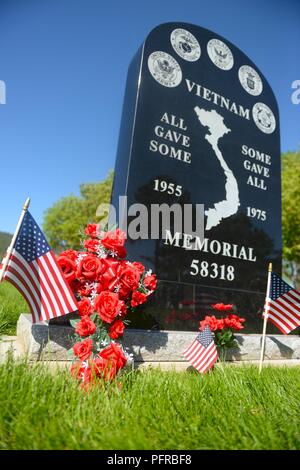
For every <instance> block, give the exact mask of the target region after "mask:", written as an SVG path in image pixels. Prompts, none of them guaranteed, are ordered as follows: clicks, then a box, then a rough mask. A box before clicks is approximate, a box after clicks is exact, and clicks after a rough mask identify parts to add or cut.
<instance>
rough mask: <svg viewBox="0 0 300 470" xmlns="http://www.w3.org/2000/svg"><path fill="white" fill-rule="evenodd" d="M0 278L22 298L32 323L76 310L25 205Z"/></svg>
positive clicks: (48, 249) (56, 265)
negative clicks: (15, 289)
mask: <svg viewBox="0 0 300 470" xmlns="http://www.w3.org/2000/svg"><path fill="white" fill-rule="evenodd" d="M2 278H3V279H6V280H7V281H9V282H10V283H11V284H13V285H14V286H15V287H16V288H17V289H18V291H19V292H20V293H21V294H22V296H23V297H24V298H25V300H26V301H27V303H28V305H29V307H30V311H31V314H32V321H33V323H37V322H39V321H45V320H50V319H51V318H55V317H59V316H62V315H66V314H67V313H71V312H74V311H75V310H77V304H76V300H75V298H74V296H73V293H72V292H71V289H70V288H69V286H68V284H67V282H66V281H65V279H64V276H63V274H62V272H61V270H60V267H59V266H58V264H57V262H56V259H55V255H54V253H53V251H52V250H51V248H50V246H49V245H48V243H47V240H46V238H45V236H44V235H43V233H42V231H41V229H40V228H39V226H38V225H37V223H36V222H35V220H34V218H33V217H32V216H31V214H30V213H29V212H28V210H26V207H25V206H24V208H23V213H22V216H21V218H20V221H19V224H18V227H17V230H16V233H15V236H14V238H13V241H12V244H11V246H10V247H9V249H8V254H7V256H6V258H5V259H4V260H3V266H2V271H1V276H0V280H1V279H2Z"/></svg>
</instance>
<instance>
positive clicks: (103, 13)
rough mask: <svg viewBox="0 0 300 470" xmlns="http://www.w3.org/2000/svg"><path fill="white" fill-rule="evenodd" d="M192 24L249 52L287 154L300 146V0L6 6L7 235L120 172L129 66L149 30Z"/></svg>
mask: <svg viewBox="0 0 300 470" xmlns="http://www.w3.org/2000/svg"><path fill="white" fill-rule="evenodd" d="M169 21H184V22H190V23H194V24H196V25H199V26H203V27H205V28H208V29H211V30H212V31H215V32H217V33H218V34H220V35H222V36H224V37H225V38H226V39H228V40H229V41H231V42H233V43H234V44H235V45H237V46H238V47H240V48H241V49H242V50H243V51H244V52H245V53H246V54H247V55H248V56H249V57H250V58H251V59H252V60H253V61H254V62H255V63H256V65H257V66H258V68H259V69H260V70H261V71H262V72H263V73H264V75H265V76H266V78H267V79H268V81H269V82H270V84H271V86H272V87H273V90H274V92H275V95H276V97H277V100H278V103H279V110H280V117H281V146H282V151H287V150H289V149H290V150H296V149H298V148H299V147H300V104H299V105H295V104H292V101H291V94H292V89H291V84H292V82H293V81H294V80H300V60H299V57H300V1H299V0H286V1H284V0H227V1H222V0H189V1H186V2H184V1H182V0H180V1H179V0H164V1H163V0H151V1H142V0H140V1H137V0H132V1H131V0H127V1H124V0H123V1H122V0H111V1H110V2H104V1H101V0H27V1H24V0H0V50H1V54H0V80H3V81H4V82H5V84H6V104H4V105H3V104H1V105H0V136H1V138H0V158H1V186H0V187H1V198H0V230H3V231H10V232H12V231H13V230H14V228H15V225H16V222H17V219H18V217H19V213H20V209H21V206H22V203H23V201H24V200H25V199H26V197H27V196H28V195H30V196H31V198H32V204H31V212H32V214H33V216H34V217H35V218H36V220H37V221H38V222H39V223H42V220H43V212H44V211H45V210H46V209H47V208H48V207H49V206H51V205H52V204H53V203H54V202H55V201H56V200H57V199H59V198H60V197H62V196H65V195H67V194H71V193H73V194H78V191H79V185H80V184H81V183H86V182H94V181H100V180H102V179H103V178H105V176H106V175H107V173H108V171H109V169H112V168H113V167H114V162H115V155H116V148H117V142H118V133H119V125H120V118H121V111H122V103H123V95H124V88H125V81H126V74H127V67H128V65H129V62H130V60H131V59H132V57H133V55H134V54H135V52H136V51H137V49H138V47H139V46H140V45H141V44H142V42H143V40H144V38H145V37H146V35H147V34H148V32H149V31H150V30H151V29H152V28H153V27H155V26H157V25H158V24H160V23H164V22H169Z"/></svg>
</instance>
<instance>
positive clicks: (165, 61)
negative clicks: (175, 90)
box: [148, 51, 182, 87]
mask: <svg viewBox="0 0 300 470" xmlns="http://www.w3.org/2000/svg"><path fill="white" fill-rule="evenodd" d="M148 67H149V70H150V73H151V75H152V77H153V78H155V80H156V81H157V82H158V83H160V84H161V85H163V86H167V87H175V86H178V85H179V83H180V82H181V80H182V72H181V68H180V65H179V64H178V62H177V61H176V60H175V59H174V58H173V57H172V56H171V55H170V54H167V53H166V52H161V51H156V52H152V54H150V55H149V57H148Z"/></svg>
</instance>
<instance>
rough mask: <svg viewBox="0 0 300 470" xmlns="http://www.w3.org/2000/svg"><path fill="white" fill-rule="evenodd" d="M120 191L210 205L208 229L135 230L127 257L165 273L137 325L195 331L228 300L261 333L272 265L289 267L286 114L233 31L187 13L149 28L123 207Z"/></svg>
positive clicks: (131, 96) (127, 144)
mask: <svg viewBox="0 0 300 470" xmlns="http://www.w3.org/2000/svg"><path fill="white" fill-rule="evenodd" d="M122 195H126V196H127V198H128V200H127V204H128V207H129V206H130V205H131V204H135V203H140V204H144V205H145V206H146V207H147V208H150V206H151V204H164V203H166V204H169V205H172V204H174V203H179V204H181V206H182V207H183V205H184V204H193V205H195V204H204V215H205V218H204V229H205V231H204V239H203V237H202V238H201V237H197V236H195V237H191V236H190V235H189V234H186V233H184V232H181V233H179V232H176V231H175V229H174V224H172V223H171V224H170V227H169V229H168V230H166V231H165V234H164V236H163V237H161V238H160V239H158V240H152V239H137V240H130V239H129V240H128V242H127V251H128V258H129V259H130V260H136V261H141V262H143V263H144V264H145V265H146V266H147V268H148V269H152V270H153V271H154V272H155V273H156V274H157V276H158V279H159V284H158V289H157V292H156V293H155V295H154V296H153V299H152V301H151V303H149V305H147V307H146V308H145V315H143V316H139V318H143V319H144V320H143V322H142V323H135V324H133V326H139V327H140V326H142V327H143V326H144V327H145V328H146V327H147V328H149V327H150V328H159V329H177V330H196V329H197V325H198V322H199V320H200V319H202V318H203V316H204V315H205V314H211V313H213V312H212V310H211V304H213V303H217V302H224V303H233V304H234V305H235V306H236V311H237V313H239V314H241V315H242V316H244V317H246V320H247V322H246V329H245V332H260V331H261V310H262V307H263V303H264V295H265V289H266V281H267V267H268V263H269V262H270V261H272V262H273V268H274V270H275V271H276V272H277V273H279V274H280V272H281V180H280V136H279V115H278V107H277V103H276V99H275V97H274V94H273V92H272V89H271V87H270V85H269V84H268V82H267V80H266V79H265V77H264V76H263V74H262V73H261V71H260V70H259V69H258V67H257V66H256V65H255V64H254V63H253V62H252V61H251V60H250V59H249V58H248V57H247V56H246V55H245V54H244V53H243V52H242V51H241V50H240V49H238V48H237V47H236V46H235V45H233V44H232V43H230V42H229V41H228V40H227V39H224V38H222V37H220V36H219V35H218V34H216V33H214V32H211V31H209V30H206V29H204V28H201V27H199V26H195V25H191V24H186V23H167V24H163V25H160V26H158V27H157V28H155V29H154V30H152V31H151V33H150V34H149V35H148V37H147V38H146V40H145V42H144V43H143V45H142V47H141V48H140V50H139V51H138V53H137V54H136V56H135V57H134V59H133V61H132V63H131V65H130V67H129V71H128V78H127V85H126V92H125V101H124V108H123V116H122V123H121V131H120V138H119V146H118V154H117V162H116V168H115V180H114V186H113V195H112V204H113V205H114V206H115V207H116V209H117V210H118V207H119V196H122ZM131 220H132V217H128V220H127V222H128V223H130V221H131ZM119 222H120V221H119ZM149 224H151V221H150V219H149ZM149 232H150V227H149Z"/></svg>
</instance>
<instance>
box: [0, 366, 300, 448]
mask: <svg viewBox="0 0 300 470" xmlns="http://www.w3.org/2000/svg"><path fill="white" fill-rule="evenodd" d="M118 382H119V384H121V385H119V386H117V384H116V383H114V384H112V385H110V386H107V387H106V388H101V387H100V386H99V387H96V388H95V389H93V390H91V391H90V392H89V393H86V392H84V391H82V390H81V389H79V388H78V385H77V383H76V382H75V381H74V380H73V379H71V378H70V376H69V374H68V371H60V372H58V373H56V374H54V373H53V372H52V373H50V372H49V370H48V369H47V368H46V367H42V366H38V365H36V366H32V367H30V368H29V367H28V364H26V363H20V364H14V363H13V362H8V363H7V364H5V365H1V366H0V403H1V408H0V449H189V450H190V449H299V448H300V428H299V418H300V416H299V415H300V412H299V397H300V370H299V369H298V368H270V367H266V368H265V369H264V370H263V372H262V374H261V375H260V376H259V375H258V370H257V368H256V367H249V366H247V367H246V366H244V367H229V366H224V368H223V369H219V368H218V369H216V370H214V371H213V372H212V373H209V374H207V375H206V376H204V377H202V376H200V375H199V374H198V373H188V372H186V373H176V372H161V371H159V370H148V371H146V372H137V371H134V372H129V373H128V374H126V375H125V376H124V377H122V378H121V379H119V381H118Z"/></svg>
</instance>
